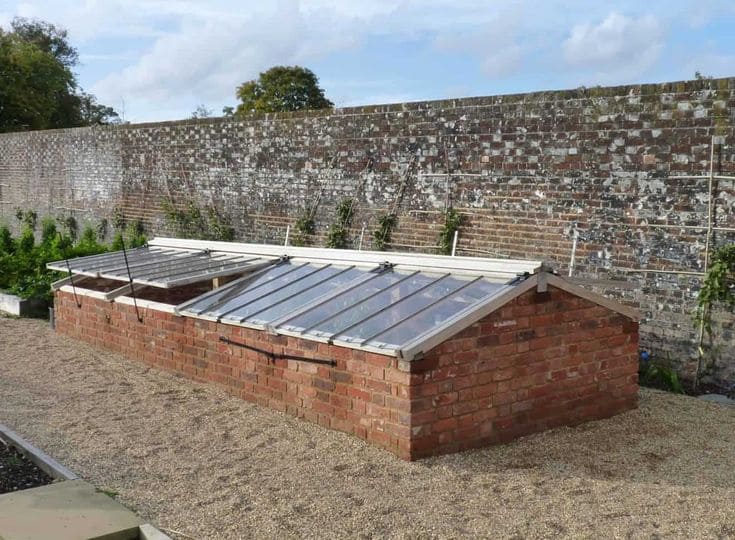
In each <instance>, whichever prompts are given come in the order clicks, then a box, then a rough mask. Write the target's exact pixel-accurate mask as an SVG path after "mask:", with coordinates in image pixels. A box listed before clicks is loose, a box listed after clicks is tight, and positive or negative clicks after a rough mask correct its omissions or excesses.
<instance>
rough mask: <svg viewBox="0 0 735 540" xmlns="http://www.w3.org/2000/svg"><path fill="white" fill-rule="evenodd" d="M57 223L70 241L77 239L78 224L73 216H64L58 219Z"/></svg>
mask: <svg viewBox="0 0 735 540" xmlns="http://www.w3.org/2000/svg"><path fill="white" fill-rule="evenodd" d="M59 223H60V225H61V228H62V230H64V231H66V234H68V235H69V236H70V237H71V239H72V240H76V239H77V233H78V232H79V224H78V223H77V218H75V217H74V216H66V217H63V218H59Z"/></svg>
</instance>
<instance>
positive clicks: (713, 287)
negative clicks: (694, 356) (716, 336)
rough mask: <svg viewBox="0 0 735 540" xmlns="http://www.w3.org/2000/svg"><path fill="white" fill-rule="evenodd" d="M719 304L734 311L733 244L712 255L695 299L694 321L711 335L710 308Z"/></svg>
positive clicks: (734, 276)
mask: <svg viewBox="0 0 735 540" xmlns="http://www.w3.org/2000/svg"><path fill="white" fill-rule="evenodd" d="M717 304H720V305H722V306H723V307H725V308H727V309H730V310H731V311H732V310H735V244H729V245H726V246H723V247H721V248H719V249H718V250H717V251H715V252H714V254H713V255H712V264H711V266H710V267H709V270H708V271H707V275H706V276H705V277H704V283H703V284H702V288H701V289H700V290H699V297H698V299H697V314H696V320H697V322H698V323H700V324H702V325H704V329H705V330H706V331H707V333H709V334H710V335H711V334H712V307H713V306H714V305H717Z"/></svg>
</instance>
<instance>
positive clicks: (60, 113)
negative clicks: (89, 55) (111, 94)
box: [0, 18, 119, 132]
mask: <svg viewBox="0 0 735 540" xmlns="http://www.w3.org/2000/svg"><path fill="white" fill-rule="evenodd" d="M78 60H79V54H78V53H77V50H76V49H75V48H74V47H73V46H72V45H71V44H70V43H69V40H68V35H67V32H66V30H64V29H61V28H58V27H56V26H54V25H52V24H49V23H46V22H43V21H37V20H29V19H22V18H16V19H13V21H12V23H11V25H10V30H3V29H2V28H0V132H2V131H21V130H28V129H50V128H66V127H78V126H87V125H93V124H108V123H115V122H117V121H119V120H118V115H117V113H116V112H115V111H114V110H113V109H112V108H111V107H107V106H105V105H101V104H99V103H97V100H96V98H95V97H94V96H92V95H90V94H87V93H85V92H84V91H82V90H81V88H79V84H78V82H77V80H76V76H75V75H74V73H73V71H72V68H73V67H74V66H76V64H77V62H78Z"/></svg>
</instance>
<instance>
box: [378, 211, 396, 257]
mask: <svg viewBox="0 0 735 540" xmlns="http://www.w3.org/2000/svg"><path fill="white" fill-rule="evenodd" d="M397 223H398V216H396V215H395V214H386V215H384V216H381V217H380V219H378V228H377V229H376V230H375V231H373V247H374V248H375V249H377V250H378V251H384V250H385V248H386V246H387V245H388V244H390V235H391V233H392V232H393V229H394V228H395V226H396V224H397Z"/></svg>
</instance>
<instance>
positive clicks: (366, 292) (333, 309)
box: [283, 272, 406, 331]
mask: <svg viewBox="0 0 735 540" xmlns="http://www.w3.org/2000/svg"><path fill="white" fill-rule="evenodd" d="M404 277H406V276H405V274H399V273H396V272H386V273H384V274H380V275H378V276H376V277H375V278H373V279H371V280H369V281H367V282H365V283H363V284H362V285H359V286H358V287H355V288H354V289H352V290H349V291H346V292H343V293H342V294H340V295H338V296H335V297H334V298H332V299H331V300H330V301H329V302H326V303H324V304H322V305H320V306H317V307H315V308H314V309H310V310H309V311H307V312H306V313H302V314H301V315H299V316H297V317H295V318H293V319H291V320H290V321H288V324H285V325H283V327H284V328H289V329H292V330H296V331H298V330H304V329H306V328H311V327H312V326H314V325H315V324H317V323H319V322H321V321H324V320H325V319H327V318H329V317H331V316H332V315H334V314H335V313H337V312H339V311H342V310H344V309H347V308H348V307H350V306H354V305H355V304H357V303H358V302H361V301H363V300H364V299H365V298H367V297H368V296H370V295H371V294H375V293H377V292H380V291H382V290H383V289H385V288H386V287H390V286H391V285H393V284H394V283H395V282H397V281H398V280H400V279H403V278H404Z"/></svg>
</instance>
